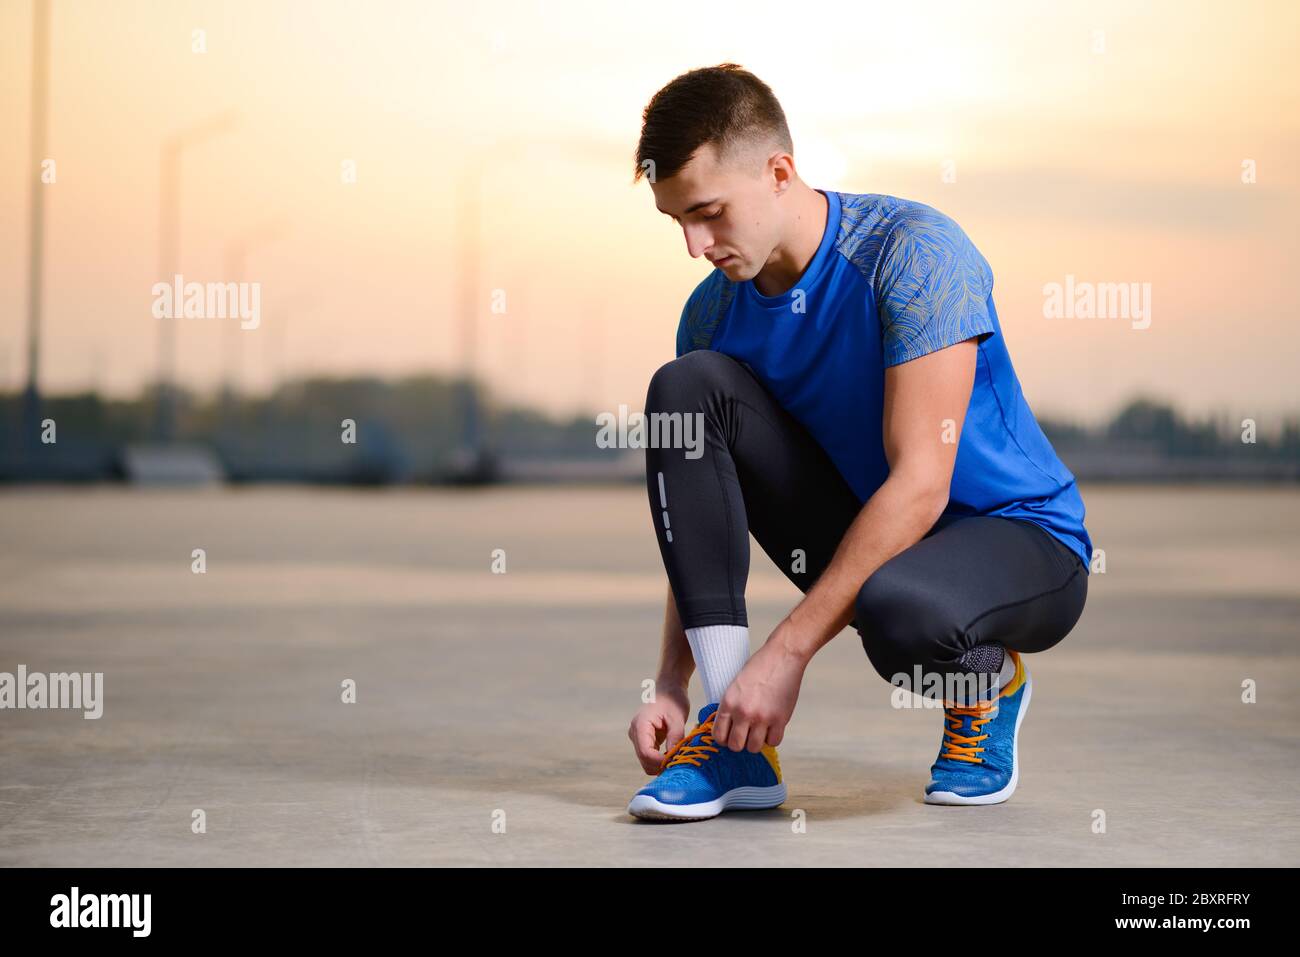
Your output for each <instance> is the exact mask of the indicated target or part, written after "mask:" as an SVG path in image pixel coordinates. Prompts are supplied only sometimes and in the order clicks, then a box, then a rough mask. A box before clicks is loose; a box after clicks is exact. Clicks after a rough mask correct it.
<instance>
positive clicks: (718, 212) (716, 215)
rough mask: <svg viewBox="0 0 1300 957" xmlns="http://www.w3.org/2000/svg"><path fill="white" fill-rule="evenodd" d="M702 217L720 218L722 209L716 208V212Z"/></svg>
mask: <svg viewBox="0 0 1300 957" xmlns="http://www.w3.org/2000/svg"><path fill="white" fill-rule="evenodd" d="M704 218H705V219H721V218H722V210H718V211H717V212H716V213H714V214H713V215H712V216H705V217H704Z"/></svg>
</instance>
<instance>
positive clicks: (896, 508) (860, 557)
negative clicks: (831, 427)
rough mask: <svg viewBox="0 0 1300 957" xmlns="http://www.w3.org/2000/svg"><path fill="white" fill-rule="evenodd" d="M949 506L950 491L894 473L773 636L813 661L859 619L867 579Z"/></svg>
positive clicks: (930, 525)
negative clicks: (856, 612) (945, 492)
mask: <svg viewBox="0 0 1300 957" xmlns="http://www.w3.org/2000/svg"><path fill="white" fill-rule="evenodd" d="M946 504H947V497H946V495H943V496H941V495H940V494H938V493H937V492H926V491H921V490H919V489H918V486H917V485H916V484H915V483H909V482H907V481H906V480H903V479H901V478H895V477H894V476H891V477H890V478H889V479H886V480H885V482H884V483H883V484H882V485H881V486H880V488H878V489H877V490H876V493H875V494H874V495H872V496H871V498H870V500H868V502H867V504H866V505H865V506H864V507H863V509H862V511H860V512H859V513H858V516H857V518H855V519H854V520H853V524H852V525H850V526H849V529H848V531H847V532H845V533H844V537H843V539H841V541H840V544H839V547H838V548H837V549H836V550H835V555H834V557H833V558H832V559H831V562H830V564H829V565H828V566H827V567H826V570H825V571H823V572H822V574H821V577H820V578H818V579H817V582H816V583H815V584H814V585H813V587H812V588H810V589H809V590H808V593H807V594H806V595H805V596H804V597H803V600H802V601H800V602H799V604H798V605H796V606H795V608H794V609H793V610H792V611H791V612H790V614H789V615H787V616H786V618H785V620H784V621H782V622H781V624H780V625H779V626H778V627H777V629H776V631H774V632H773V634H772V639H773V640H777V641H779V642H781V643H782V644H783V645H785V646H786V648H787V650H788V651H789V652H790V653H791V654H794V655H796V656H797V657H799V658H801V659H802V660H804V661H807V660H809V659H811V658H812V656H813V655H815V654H816V653H817V652H818V651H819V650H820V649H821V648H822V647H823V646H824V645H825V644H826V643H827V642H829V641H830V640H831V639H832V638H834V637H835V636H836V635H838V634H839V633H840V632H841V631H842V630H843V629H844V627H845V626H846V625H848V624H849V622H851V621H852V620H853V615H854V608H853V606H854V602H855V600H856V599H857V595H858V591H859V590H860V589H861V588H862V583H863V582H865V581H866V580H867V579H868V578H870V577H871V575H873V574H874V573H875V571H876V569H878V568H879V567H880V566H881V565H883V564H884V563H885V562H887V561H889V559H891V558H893V557H894V556H895V555H897V554H898V553H899V552H901V551H903V550H904V549H906V548H909V547H911V546H912V545H914V544H915V543H916V542H919V541H920V540H921V537H922V536H923V535H924V534H925V533H926V532H927V531H929V530H930V528H931V527H932V526H933V525H934V523H935V522H936V521H937V520H938V518H939V516H940V515H941V514H942V513H943V509H944V507H945V506H946Z"/></svg>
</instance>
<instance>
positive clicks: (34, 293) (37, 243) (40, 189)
mask: <svg viewBox="0 0 1300 957" xmlns="http://www.w3.org/2000/svg"><path fill="white" fill-rule="evenodd" d="M49 73H50V5H49V2H48V0H35V2H34V3H33V5H32V141H31V165H30V167H29V169H28V173H29V175H30V176H31V180H30V184H31V218H30V221H29V223H28V237H27V242H28V274H27V387H26V389H25V390H24V393H23V435H24V437H25V443H26V446H27V448H29V449H33V450H34V449H35V448H36V447H37V444H38V438H39V436H38V433H39V431H40V421H41V397H40V366H41V305H42V303H41V293H42V279H43V275H44V273H43V270H44V258H43V257H44V250H45V183H43V182H42V181H41V162H42V161H43V160H44V159H45V127H46V111H47V109H48V106H49Z"/></svg>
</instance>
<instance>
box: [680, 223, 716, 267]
mask: <svg viewBox="0 0 1300 957" xmlns="http://www.w3.org/2000/svg"><path fill="white" fill-rule="evenodd" d="M684 231H685V233H686V251H687V252H689V253H690V254H691V258H692V259H695V258H696V257H698V256H700V255H702V254H703V253H704V251H705V250H706V249H711V248H713V237H712V236H711V235H710V234H709V232H708V230H706V229H705V228H704V227H702V226H687V227H685V230H684Z"/></svg>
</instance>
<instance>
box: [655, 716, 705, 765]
mask: <svg viewBox="0 0 1300 957" xmlns="http://www.w3.org/2000/svg"><path fill="white" fill-rule="evenodd" d="M716 714H717V712H716V711H715V712H714V713H713V714H711V715H709V717H708V718H707V719H706V720H705V722H704V723H703V724H700V725H696V726H695V730H694V731H692V732H691V733H690V734H688V735H687V736H686V737H684V738H682V739H681V740H680V741H678V742H677V743H676V744H675V745H673V747H672V749H671V750H670V751H669V752H668V753H667V754H665V755H664V760H663V765H662V767H661V768H660V770H661V771H666V770H667V769H668V768H671V767H673V766H674V765H677V764H691V765H694V766H695V767H697V768H698V767H699V766H700V762H701V761H707V760H709V756H708V754H706V753H705V752H707V751H713V752H716V751H718V748H716V747H714V746H713V717H714V715H716ZM700 734H703V735H704V737H703V739H702V743H701V744H687V743H686V742H687V741H694V740H695V738H696V737H697V736H698V735H700Z"/></svg>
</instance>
